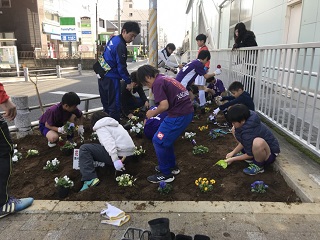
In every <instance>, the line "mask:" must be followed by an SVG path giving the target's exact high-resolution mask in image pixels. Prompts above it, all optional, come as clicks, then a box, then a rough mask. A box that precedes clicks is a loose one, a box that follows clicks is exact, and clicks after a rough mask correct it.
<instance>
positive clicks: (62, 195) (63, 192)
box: [58, 186, 70, 199]
mask: <svg viewBox="0 0 320 240" xmlns="http://www.w3.org/2000/svg"><path fill="white" fill-rule="evenodd" d="M69 191H70V188H65V187H61V186H60V187H58V195H59V198H61V199H63V198H66V197H67V196H68V195H69Z"/></svg>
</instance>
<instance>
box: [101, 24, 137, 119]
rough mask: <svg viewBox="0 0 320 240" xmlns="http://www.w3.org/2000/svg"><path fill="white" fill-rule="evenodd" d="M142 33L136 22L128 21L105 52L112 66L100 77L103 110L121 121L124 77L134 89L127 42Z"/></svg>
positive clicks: (128, 87) (106, 60) (105, 59)
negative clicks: (128, 61) (130, 73)
mask: <svg viewBox="0 0 320 240" xmlns="http://www.w3.org/2000/svg"><path fill="white" fill-rule="evenodd" d="M139 33H140V27H139V25H138V23H136V22H126V23H125V24H124V25H123V27H122V30H121V34H119V35H117V36H114V37H112V38H111V39H110V40H109V41H108V43H107V45H106V47H105V50H104V52H103V58H104V61H105V62H106V63H107V65H108V67H109V68H110V69H109V70H108V71H107V72H106V73H105V74H104V76H103V77H102V78H99V80H98V83H99V93H100V97H101V103H102V106H103V111H104V112H106V113H108V114H109V115H110V117H112V118H114V119H115V120H117V121H120V113H121V85H120V80H121V79H123V80H124V81H125V82H126V84H127V89H128V90H131V89H132V84H131V79H130V75H129V72H128V70H127V43H130V42H132V41H133V40H134V38H135V37H136V36H137V35H138V34H139Z"/></svg>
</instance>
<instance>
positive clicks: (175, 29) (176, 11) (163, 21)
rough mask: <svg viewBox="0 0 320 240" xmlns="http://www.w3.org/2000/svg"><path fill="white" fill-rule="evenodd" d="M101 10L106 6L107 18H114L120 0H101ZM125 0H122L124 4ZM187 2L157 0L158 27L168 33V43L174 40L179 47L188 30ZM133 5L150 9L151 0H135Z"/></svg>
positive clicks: (184, 0)
mask: <svg viewBox="0 0 320 240" xmlns="http://www.w3.org/2000/svg"><path fill="white" fill-rule="evenodd" d="M100 1H101V2H102V3H105V2H107V4H100V3H99V5H98V6H99V11H100V10H103V9H102V8H106V9H107V10H105V14H103V16H104V17H106V19H114V16H115V14H116V13H117V11H118V10H117V9H118V0H108V1H104V0H100ZM122 2H123V0H120V4H121V5H122ZM186 3H187V0H157V10H158V15H157V17H158V28H159V27H162V28H163V30H164V31H165V33H166V34H167V39H168V43H169V42H172V43H174V44H175V45H176V46H177V47H179V46H181V44H182V41H183V39H184V36H185V32H186V30H185V29H186V16H187V15H186V14H185V11H186ZM133 7H134V8H135V9H149V0H133Z"/></svg>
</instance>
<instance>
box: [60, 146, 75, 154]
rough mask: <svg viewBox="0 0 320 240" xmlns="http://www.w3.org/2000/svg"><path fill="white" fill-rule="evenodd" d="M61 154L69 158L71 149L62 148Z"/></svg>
mask: <svg viewBox="0 0 320 240" xmlns="http://www.w3.org/2000/svg"><path fill="white" fill-rule="evenodd" d="M61 152H62V153H63V155H65V156H71V155H72V154H73V149H71V148H62V149H61Z"/></svg>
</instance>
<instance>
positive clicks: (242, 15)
mask: <svg viewBox="0 0 320 240" xmlns="http://www.w3.org/2000/svg"><path fill="white" fill-rule="evenodd" d="M252 6H253V0H234V1H232V2H231V8H230V25H229V47H230V48H231V47H232V46H233V44H234V28H235V26H236V24H237V23H239V22H243V23H244V24H245V25H246V28H247V29H248V30H250V28H251V17H252Z"/></svg>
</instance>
